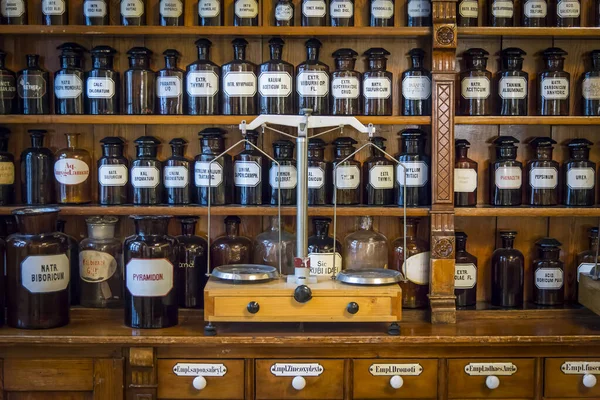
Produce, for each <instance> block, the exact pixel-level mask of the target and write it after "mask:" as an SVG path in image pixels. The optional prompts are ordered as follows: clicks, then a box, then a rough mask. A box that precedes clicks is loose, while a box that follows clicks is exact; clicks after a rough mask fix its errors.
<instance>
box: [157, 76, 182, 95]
mask: <svg viewBox="0 0 600 400" xmlns="http://www.w3.org/2000/svg"><path fill="white" fill-rule="evenodd" d="M156 96H158V97H162V98H167V99H168V98H173V97H179V96H181V79H180V78H179V77H177V76H159V77H158V78H156Z"/></svg>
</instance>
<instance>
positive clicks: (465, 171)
mask: <svg viewBox="0 0 600 400" xmlns="http://www.w3.org/2000/svg"><path fill="white" fill-rule="evenodd" d="M470 146H471V143H469V141H468V140H465V139H456V140H455V141H454V149H455V159H454V206H455V207H475V206H476V205H477V177H478V170H477V163H476V162H475V161H473V160H471V159H470V158H469V157H467V152H468V151H469V147H470Z"/></svg>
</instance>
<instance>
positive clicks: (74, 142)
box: [67, 134, 79, 149]
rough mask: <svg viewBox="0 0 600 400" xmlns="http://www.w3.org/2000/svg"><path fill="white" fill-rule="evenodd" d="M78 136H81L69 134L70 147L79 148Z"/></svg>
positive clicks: (68, 143)
mask: <svg viewBox="0 0 600 400" xmlns="http://www.w3.org/2000/svg"><path fill="white" fill-rule="evenodd" d="M78 137H79V135H75V134H67V147H68V148H70V149H75V148H77V145H78V142H79V140H78Z"/></svg>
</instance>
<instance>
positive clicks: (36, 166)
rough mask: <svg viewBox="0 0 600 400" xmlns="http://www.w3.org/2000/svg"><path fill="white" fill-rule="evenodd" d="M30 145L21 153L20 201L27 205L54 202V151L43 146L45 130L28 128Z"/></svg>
mask: <svg viewBox="0 0 600 400" xmlns="http://www.w3.org/2000/svg"><path fill="white" fill-rule="evenodd" d="M27 132H28V133H29V136H30V137H31V147H29V148H27V149H25V150H23V152H22V153H21V157H20V158H21V201H22V202H23V203H24V204H27V205H43V204H52V203H54V201H55V199H54V178H53V176H52V174H53V171H54V153H52V150H50V149H49V148H47V147H44V136H45V135H46V133H47V131H45V130H39V129H33V130H28V131H27Z"/></svg>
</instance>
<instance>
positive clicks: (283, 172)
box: [269, 140, 298, 206]
mask: <svg viewBox="0 0 600 400" xmlns="http://www.w3.org/2000/svg"><path fill="white" fill-rule="evenodd" d="M294 147H295V146H294V143H293V142H292V141H290V140H276V141H274V142H273V158H274V159H275V160H276V161H277V162H278V163H279V165H277V164H276V163H275V162H274V161H271V169H270V170H269V185H270V187H271V196H270V197H271V200H270V203H271V204H272V205H277V204H281V205H282V206H284V205H286V206H289V205H295V204H296V186H298V171H297V170H296V160H294ZM280 199H281V203H279V200H280Z"/></svg>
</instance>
